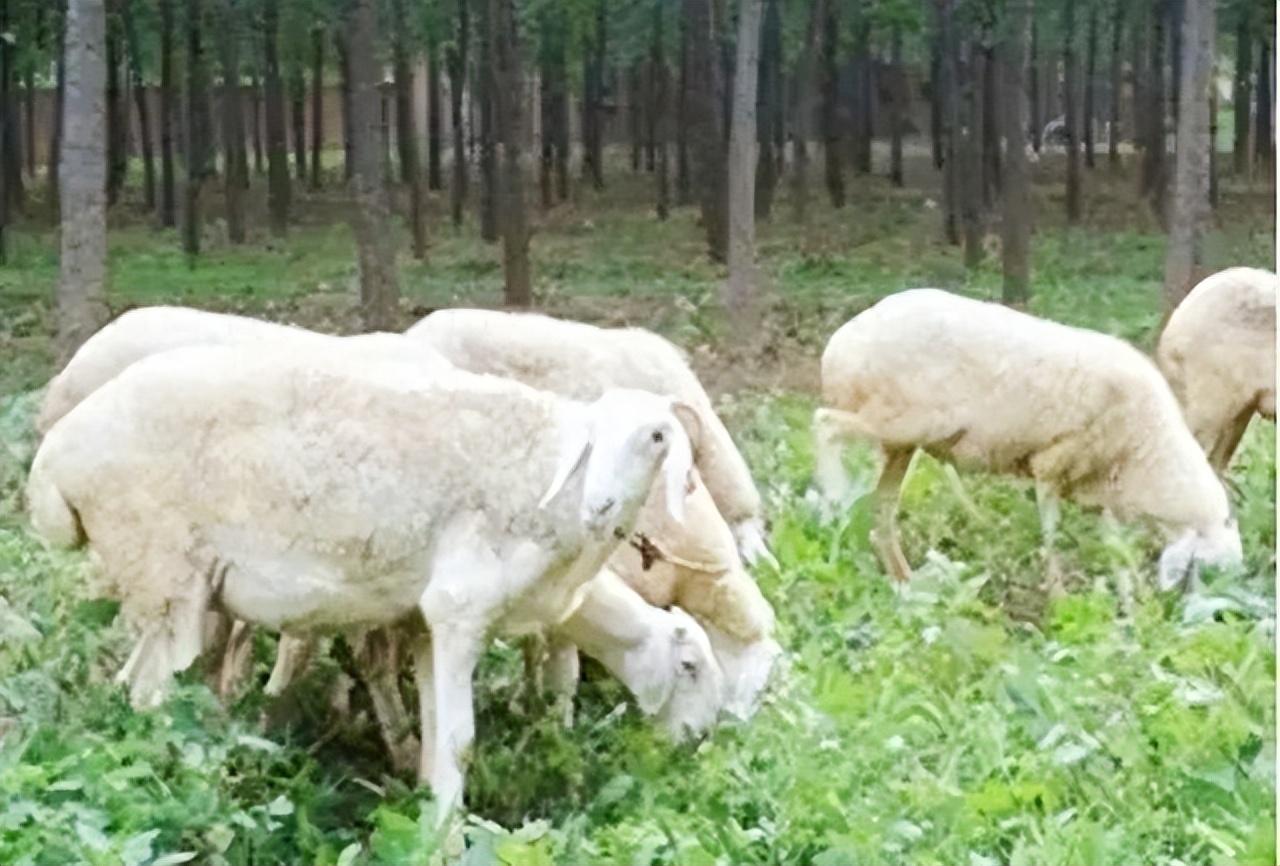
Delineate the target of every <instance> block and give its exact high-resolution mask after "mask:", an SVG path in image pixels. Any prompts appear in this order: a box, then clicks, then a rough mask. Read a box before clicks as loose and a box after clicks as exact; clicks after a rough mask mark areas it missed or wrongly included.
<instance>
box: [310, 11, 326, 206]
mask: <svg viewBox="0 0 1280 866" xmlns="http://www.w3.org/2000/svg"><path fill="white" fill-rule="evenodd" d="M325 35H326V34H325V28H324V27H323V26H315V27H312V28H311V188H312V189H313V190H319V189H320V184H321V180H322V178H323V171H324V167H323V164H322V158H321V156H320V152H321V151H322V150H324V41H325Z"/></svg>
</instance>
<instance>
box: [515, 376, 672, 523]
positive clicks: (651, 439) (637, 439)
mask: <svg viewBox="0 0 1280 866" xmlns="http://www.w3.org/2000/svg"><path fill="white" fill-rule="evenodd" d="M676 406H677V404H676V403H675V401H673V400H671V399H670V398H668V397H660V396H658V395H656V394H651V393H649V392H647V391H635V390H630V389H623V388H618V389H611V390H608V391H605V392H604V394H602V395H601V396H600V398H599V399H597V400H596V401H595V402H594V403H591V404H589V405H587V406H585V407H580V408H579V410H578V417H577V418H574V419H572V420H571V421H570V423H567V424H563V425H561V429H560V437H561V438H560V449H559V451H560V453H559V457H558V462H557V466H556V471H555V475H554V477H553V478H552V481H551V485H550V487H548V489H547V492H546V493H545V494H544V495H543V497H542V501H541V502H540V503H539V507H546V506H547V505H548V504H549V503H550V502H551V501H552V500H553V499H555V498H556V496H557V495H559V493H560V492H561V491H562V490H563V489H564V487H565V486H566V484H567V483H568V482H569V479H570V478H572V477H574V476H575V475H578V474H581V475H582V499H581V505H580V517H581V519H582V523H583V524H584V525H585V526H586V528H587V530H588V531H589V532H591V533H593V534H602V535H603V534H607V533H609V532H611V531H612V530H614V529H617V528H619V527H624V526H626V525H628V524H630V522H631V521H632V520H633V519H634V518H635V515H636V512H637V510H638V509H639V508H640V505H641V504H642V503H643V502H644V500H645V497H646V496H647V495H648V493H649V489H650V487H652V485H653V482H654V477H655V476H656V475H657V474H658V472H659V470H660V469H661V472H662V478H663V482H662V483H663V485H664V488H665V491H666V493H667V497H666V501H667V508H668V510H669V511H670V512H671V516H672V518H673V519H674V520H676V521H677V522H683V520H684V497H685V493H686V491H687V490H688V489H689V488H690V486H691V485H692V483H693V481H692V471H693V449H692V446H691V445H690V442H689V434H688V433H687V432H686V431H685V428H684V427H683V425H682V423H681V420H680V418H679V417H678V416H677V413H676Z"/></svg>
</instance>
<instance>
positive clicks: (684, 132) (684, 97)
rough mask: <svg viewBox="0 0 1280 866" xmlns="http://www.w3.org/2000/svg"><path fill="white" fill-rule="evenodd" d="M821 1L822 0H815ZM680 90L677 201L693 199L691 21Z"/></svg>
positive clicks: (683, 33) (683, 41)
mask: <svg viewBox="0 0 1280 866" xmlns="http://www.w3.org/2000/svg"><path fill="white" fill-rule="evenodd" d="M815 2H821V0H815ZM679 87H680V92H679V95H678V97H677V99H676V203H677V204H681V205H685V204H688V203H689V202H690V201H692V197H693V182H692V179H691V175H692V172H691V171H690V159H689V23H688V21H681V23H680V82H679Z"/></svg>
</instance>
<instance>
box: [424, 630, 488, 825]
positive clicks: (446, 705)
mask: <svg viewBox="0 0 1280 866" xmlns="http://www.w3.org/2000/svg"><path fill="white" fill-rule="evenodd" d="M430 627H431V674H432V680H433V683H432V684H433V686H434V690H435V716H436V729H435V749H434V752H435V755H434V758H433V766H432V767H431V790H432V792H433V793H434V794H435V799H436V804H437V806H438V808H439V810H440V811H439V812H437V815H436V819H437V821H439V822H440V823H441V824H443V823H444V822H445V820H446V819H447V818H448V816H449V815H450V814H451V813H452V812H453V811H454V810H455V809H457V808H459V807H461V806H462V783H463V773H464V771H465V767H466V764H467V762H468V757H469V752H470V750H471V745H472V743H473V741H474V740H475V736H476V722H475V707H474V705H473V700H474V694H473V688H472V682H471V679H472V675H473V673H474V672H475V667H476V662H477V661H478V660H479V658H480V650H481V646H482V641H481V637H482V634H483V633H482V632H481V633H477V632H476V631H475V630H473V629H469V628H465V627H460V626H458V625H456V624H454V623H431V625H430ZM423 739H424V742H425V741H426V731H425V730H424V731H423Z"/></svg>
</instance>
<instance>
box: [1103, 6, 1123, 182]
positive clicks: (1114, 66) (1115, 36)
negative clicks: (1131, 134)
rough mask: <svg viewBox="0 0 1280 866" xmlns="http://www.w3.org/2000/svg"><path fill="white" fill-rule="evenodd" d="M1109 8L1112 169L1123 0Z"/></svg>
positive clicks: (1116, 151) (1116, 152) (1116, 158)
mask: <svg viewBox="0 0 1280 866" xmlns="http://www.w3.org/2000/svg"><path fill="white" fill-rule="evenodd" d="M1113 4H1114V5H1113V6H1112V10H1111V103H1110V111H1109V115H1110V118H1109V119H1110V122H1111V129H1110V130H1109V134H1108V135H1107V164H1108V165H1110V166H1111V168H1112V169H1118V168H1119V167H1120V102H1121V98H1122V96H1123V91H1124V78H1123V72H1122V70H1121V61H1120V43H1121V37H1122V35H1123V33H1124V8H1125V0H1113Z"/></svg>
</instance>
